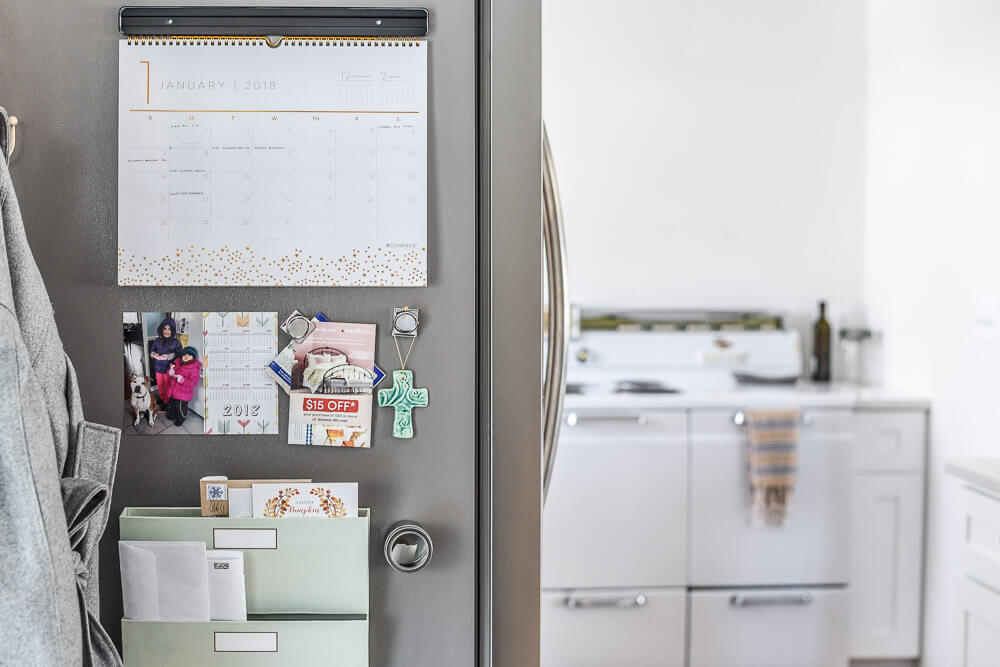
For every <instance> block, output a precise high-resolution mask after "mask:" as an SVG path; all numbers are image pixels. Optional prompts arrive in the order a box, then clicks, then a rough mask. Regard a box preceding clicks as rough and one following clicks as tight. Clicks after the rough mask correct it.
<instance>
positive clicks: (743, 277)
mask: <svg viewBox="0 0 1000 667" xmlns="http://www.w3.org/2000/svg"><path fill="white" fill-rule="evenodd" d="M542 4H543V31H544V32H543V37H544V41H543V48H544V52H543V61H544V62H543V77H544V78H543V82H544V85H543V108H544V115H545V119H546V123H547V124H548V130H549V134H550V138H551V142H552V147H553V151H554V153H555V157H556V160H557V169H558V178H559V184H560V187H561V190H562V200H563V207H564V212H565V219H566V226H567V237H568V242H567V245H568V254H569V262H570V276H569V278H570V297H571V299H572V300H573V301H574V302H575V303H580V304H584V305H597V306H608V305H610V306H619V307H621V306H641V307H672V308H684V307H709V308H729V307H736V308H752V307H756V308H767V309H772V310H777V311H782V312H786V313H788V314H789V315H790V316H791V317H790V321H791V322H793V323H794V324H799V325H801V324H803V323H806V322H809V321H811V320H812V319H814V316H815V308H816V301H817V300H819V299H820V298H826V299H827V300H828V301H829V302H830V304H831V311H832V313H833V315H834V316H835V324H836V323H838V322H839V323H842V322H843V321H844V316H845V315H850V316H853V319H855V320H857V317H858V314H859V312H860V310H861V302H862V297H863V258H864V254H863V245H864V228H863V217H864V189H865V181H864V169H865V156H864V137H865V132H864V123H865V58H864V52H865V3H864V2H863V1H862V0H836V1H832V0H766V1H755V2H746V0H697V1H693V0H625V1H622V2H617V3H613V4H608V3H606V2H596V1H595V0H544V1H543V3H542Z"/></svg>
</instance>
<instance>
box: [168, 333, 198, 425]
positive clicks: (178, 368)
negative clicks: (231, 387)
mask: <svg viewBox="0 0 1000 667" xmlns="http://www.w3.org/2000/svg"><path fill="white" fill-rule="evenodd" d="M167 372H168V373H169V375H170V407H169V408H167V419H170V420H172V421H173V422H174V423H175V424H177V425H178V426H182V425H183V424H184V420H185V419H187V413H188V401H190V400H191V397H192V396H193V395H194V390H195V387H197V386H198V383H199V382H201V362H200V361H198V350H196V349H194V348H193V347H190V346H189V347H185V348H184V349H183V350H181V353H180V355H178V358H177V359H175V360H174V363H172V364H170V370H169V371H167Z"/></svg>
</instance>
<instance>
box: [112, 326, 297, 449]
mask: <svg viewBox="0 0 1000 667" xmlns="http://www.w3.org/2000/svg"><path fill="white" fill-rule="evenodd" d="M122 332H123V355H124V362H125V368H124V381H125V432H126V433H132V434H137V435H161V434H163V435H173V434H178V435H184V434H187V435H250V434H263V433H277V432H278V393H277V388H276V387H275V386H274V382H273V381H272V380H271V377H270V376H269V375H268V374H267V371H266V370H265V369H266V366H267V363H268V361H270V359H271V358H272V357H273V356H274V353H275V350H276V349H277V346H278V331H277V313H236V312H226V313H206V312H200V311H194V312H170V311H161V312H149V313H141V312H128V313H123V314H122Z"/></svg>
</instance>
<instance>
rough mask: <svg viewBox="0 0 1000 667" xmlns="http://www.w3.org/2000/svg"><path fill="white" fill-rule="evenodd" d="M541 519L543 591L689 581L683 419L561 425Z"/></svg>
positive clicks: (588, 421)
mask: <svg viewBox="0 0 1000 667" xmlns="http://www.w3.org/2000/svg"><path fill="white" fill-rule="evenodd" d="M542 518H543V521H542V587H543V588H599V587H620V588H625V587H635V586H683V585H685V583H686V575H687V566H686V563H687V431H686V421H685V420H684V418H683V415H672V416H659V415H658V416H655V417H653V416H650V417H649V418H648V419H644V420H643V421H642V422H641V425H640V423H639V422H638V421H637V420H636V419H635V418H632V419H631V420H627V419H624V418H617V417H614V418H607V417H604V418H593V419H591V418H588V419H586V420H584V419H582V418H581V421H580V422H579V425H578V426H576V427H572V428H569V427H567V428H564V429H563V437H562V438H561V440H560V443H559V452H558V455H557V456H556V463H555V468H554V469H553V473H552V483H551V486H550V487H549V496H548V499H547V500H546V503H545V511H544V514H543V517H542Z"/></svg>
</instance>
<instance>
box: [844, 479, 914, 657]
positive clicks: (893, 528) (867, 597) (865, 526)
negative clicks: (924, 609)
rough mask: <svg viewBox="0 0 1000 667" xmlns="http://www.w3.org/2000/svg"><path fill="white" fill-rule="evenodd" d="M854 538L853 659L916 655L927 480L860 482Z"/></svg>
mask: <svg viewBox="0 0 1000 667" xmlns="http://www.w3.org/2000/svg"><path fill="white" fill-rule="evenodd" d="M853 533H854V535H853V540H854V548H853V549H852V551H853V555H852V575H851V655H852V656H853V657H855V658H872V657H894V658H901V657H910V656H913V657H915V656H917V655H918V654H919V652H920V598H921V596H920V581H921V561H922V558H921V552H922V549H923V540H922V536H923V478H922V477H921V476H919V475H897V476H882V475H878V476H858V477H857V478H855V480H854V518H853Z"/></svg>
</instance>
